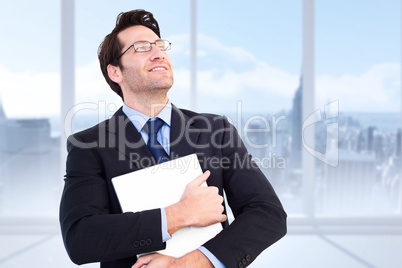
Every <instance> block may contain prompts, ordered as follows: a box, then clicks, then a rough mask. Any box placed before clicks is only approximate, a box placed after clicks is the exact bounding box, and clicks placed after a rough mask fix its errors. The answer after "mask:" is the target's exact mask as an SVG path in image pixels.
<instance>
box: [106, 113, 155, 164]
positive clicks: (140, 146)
mask: <svg viewBox="0 0 402 268" xmlns="http://www.w3.org/2000/svg"><path fill="white" fill-rule="evenodd" d="M108 130H109V135H110V136H109V146H111V147H114V148H115V149H116V150H118V151H119V160H125V158H126V159H127V160H129V161H131V162H132V163H133V164H134V165H135V166H137V169H141V168H144V167H147V166H151V165H152V164H154V161H155V160H154V158H153V156H152V153H151V152H150V151H149V149H148V147H147V145H146V144H145V142H144V140H143V139H142V137H141V134H140V133H139V132H138V131H137V129H136V128H135V126H134V125H133V124H132V122H131V121H130V119H129V118H128V117H127V116H126V114H125V113H124V112H123V110H122V108H120V109H119V110H118V111H117V112H116V113H115V114H114V115H113V116H112V117H111V118H110V119H109V127H108ZM144 159H145V160H146V161H145V160H144ZM147 159H148V160H147ZM133 160H137V161H133ZM140 163H141V164H140Z"/></svg>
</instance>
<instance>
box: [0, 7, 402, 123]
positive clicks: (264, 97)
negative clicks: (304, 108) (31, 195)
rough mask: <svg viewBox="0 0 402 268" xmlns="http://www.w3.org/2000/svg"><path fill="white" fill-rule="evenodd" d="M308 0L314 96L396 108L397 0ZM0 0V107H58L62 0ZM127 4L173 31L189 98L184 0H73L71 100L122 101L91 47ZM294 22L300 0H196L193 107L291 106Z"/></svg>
mask: <svg viewBox="0 0 402 268" xmlns="http://www.w3.org/2000/svg"><path fill="white" fill-rule="evenodd" d="M315 2H316V18H315V19H316V24H315V27H316V44H315V46H316V55H315V57H316V61H315V67H316V92H317V96H316V103H317V106H320V105H324V104H325V102H326V101H329V100H334V99H339V101H340V109H341V111H342V110H343V111H348V110H349V111H352V110H355V111H356V110H357V111H373V110H374V111H379V112H382V111H383V112H386V111H392V112H399V111H400V109H401V108H400V100H401V95H400V94H401V90H400V84H401V82H400V79H401V75H400V74H401V71H400V61H401V49H400V47H401V4H400V1H399V0H387V1H379V0H378V1H362V0H355V1H332V2H329V1H322V0H321V1H319V0H317V1H315ZM0 3H1V4H0V7H1V8H0V30H1V33H2V42H0V48H1V49H0V58H1V61H0V78H2V79H1V80H2V82H0V94H1V96H2V97H3V102H4V105H5V107H6V112H8V114H10V115H11V116H24V114H27V112H24V111H26V107H27V108H29V107H33V106H32V103H33V102H35V106H34V107H35V111H36V113H34V115H35V114H36V115H38V116H39V115H47V114H54V113H57V111H58V109H59V108H58V107H59V104H58V103H57V102H55V103H53V104H51V105H47V103H48V101H47V100H45V96H48V97H50V98H54V99H56V100H58V97H59V88H60V85H59V79H60V78H59V72H60V64H61V63H60V28H61V24H60V14H61V12H60V3H59V1H51V0H43V1H27V0H24V1H22V0H15V1H4V0H2V1H1V2H0ZM134 8H144V9H147V10H150V11H152V12H153V13H154V15H155V17H156V18H157V19H158V21H159V24H160V26H161V29H162V31H161V32H162V35H163V37H165V38H168V39H170V41H172V43H173V47H172V50H171V51H170V52H169V53H170V55H171V58H172V61H173V63H174V67H175V85H174V87H173V88H172V91H171V93H170V98H171V99H172V100H173V101H174V102H175V103H177V104H178V105H179V106H184V107H188V106H189V94H190V93H189V79H188V75H189V72H188V70H189V33H190V19H191V17H190V15H191V14H190V12H189V10H190V1H187V0H179V1H175V2H174V4H173V3H172V2H169V1H159V0H158V1H146V2H145V1H113V2H112V1H106V0H101V1H95V0H85V1H80V0H76V27H75V28H76V39H75V44H76V47H75V49H76V55H75V61H76V69H77V70H76V90H77V102H82V101H95V100H94V99H104V100H107V101H110V102H119V99H118V98H116V96H114V95H113V93H112V92H111V91H110V90H109V89H108V87H107V85H106V83H105V82H104V81H103V78H102V76H101V74H100V71H99V67H98V66H97V56H96V51H97V48H98V45H99V43H100V42H101V41H102V39H103V37H104V36H105V35H106V34H107V33H109V32H110V31H111V29H112V28H113V26H114V23H115V19H116V16H117V14H118V13H119V12H121V11H126V10H130V9H134ZM301 23H302V1H273V0H269V1H267V0H265V1H264V0H259V1H247V2H245V1H226V0H225V1H212V0H202V1H201V0H199V1H198V20H197V29H198V33H199V44H198V49H199V52H198V53H199V54H198V55H199V58H198V67H199V79H198V82H199V83H198V90H199V95H198V99H199V101H198V103H197V108H198V109H200V110H202V111H205V110H208V111H212V112H219V113H222V112H225V111H229V110H234V109H235V108H236V105H237V104H236V103H237V102H238V101H241V102H242V103H243V107H244V108H245V109H246V110H248V111H250V112H260V113H265V112H266V113H268V112H277V111H279V110H281V109H290V107H291V101H292V97H293V94H294V91H295V90H296V89H297V87H298V83H299V76H300V71H301V64H302V63H301V51H302V24H301ZM24 82H26V83H24ZM217 93H218V94H217ZM362 94H364V95H372V96H373V97H369V98H361V95H362ZM21 96H23V98H24V99H25V101H24V100H21ZM33 100H35V101H33ZM14 103H18V104H19V105H21V107H16V106H18V104H17V105H14ZM45 104H46V105H45Z"/></svg>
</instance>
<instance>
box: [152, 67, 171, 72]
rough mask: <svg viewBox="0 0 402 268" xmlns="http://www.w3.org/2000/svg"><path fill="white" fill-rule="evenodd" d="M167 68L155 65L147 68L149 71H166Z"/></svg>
mask: <svg viewBox="0 0 402 268" xmlns="http://www.w3.org/2000/svg"><path fill="white" fill-rule="evenodd" d="M166 70H167V69H166V68H164V67H156V68H153V69H151V70H149V71H150V72H156V71H166Z"/></svg>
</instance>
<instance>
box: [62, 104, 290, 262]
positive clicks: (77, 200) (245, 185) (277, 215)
mask: <svg viewBox="0 0 402 268" xmlns="http://www.w3.org/2000/svg"><path fill="white" fill-rule="evenodd" d="M67 144H68V146H67V147H68V157H67V168H66V175H65V187H64V191H63V196H62V200H61V204H60V224H61V231H62V235H63V240H64V244H65V247H66V249H67V252H68V254H69V256H70V258H71V260H72V261H73V262H74V263H77V264H83V263H89V262H101V267H114V268H116V267H124V268H126V267H131V265H133V264H134V263H135V261H136V257H135V256H136V254H139V253H145V252H151V251H156V250H160V249H164V248H165V244H164V243H163V242H162V236H161V216H160V209H159V208H156V209H153V210H149V211H143V212H138V213H122V211H121V208H120V205H119V203H118V200H117V197H116V194H115V191H114V189H113V186H112V183H111V179H112V178H113V177H116V176H119V175H122V174H125V173H128V172H132V171H135V170H138V169H141V168H144V167H147V166H149V165H152V164H153V162H154V159H153V157H152V155H151V153H150V151H149V150H148V148H147V146H146V144H145V143H144V142H143V140H142V138H141V135H140V134H139V133H138V131H137V129H136V128H135V127H134V126H133V124H132V123H131V122H130V120H129V119H128V118H127V116H126V115H125V114H124V113H123V112H122V109H120V110H118V111H117V112H116V114H115V115H114V116H113V117H111V118H110V119H109V120H106V121H104V122H102V123H100V124H98V125H96V126H94V127H92V128H90V129H87V130H84V131H82V132H79V133H76V134H74V135H72V136H70V137H69V139H68V143H67ZM191 153H197V156H198V158H199V161H200V164H201V167H202V169H203V170H204V171H205V170H210V171H211V176H210V177H209V179H208V181H207V183H208V185H210V186H211V185H213V186H216V187H218V189H219V193H220V194H221V195H222V196H223V190H225V193H226V197H227V200H226V202H228V204H229V205H230V207H231V209H232V211H233V214H234V216H235V221H234V222H233V223H232V224H230V225H228V223H227V222H225V223H223V226H224V230H223V231H222V232H221V233H220V234H218V235H217V236H216V237H215V238H213V239H211V240H209V241H208V242H206V243H205V244H204V246H205V247H206V248H207V249H208V250H209V251H211V252H212V253H213V254H214V255H215V256H216V257H217V258H218V259H219V260H220V261H221V262H223V263H224V264H225V266H226V267H227V268H231V267H245V266H247V265H248V264H250V263H251V262H252V261H253V260H254V259H255V258H256V257H257V256H258V254H260V253H261V252H262V251H263V250H264V249H265V248H267V247H268V246H270V245H271V244H273V243H274V242H276V241H277V240H279V239H280V238H281V237H282V236H284V235H285V233H286V213H285V212H284V210H283V208H282V205H281V203H280V201H279V200H278V198H277V196H276V194H275V192H274V190H273V188H272V187H271V185H270V183H269V182H268V180H267V179H266V178H265V176H264V175H263V174H262V172H261V171H260V170H259V169H258V167H257V166H256V165H255V163H254V162H252V161H251V156H250V155H249V154H248V153H247V150H246V148H245V146H244V144H243V143H242V142H241V140H240V138H239V136H238V134H237V132H236V130H235V128H234V127H233V126H232V125H231V124H229V122H228V121H227V120H226V118H224V117H222V116H217V115H211V114H197V113H194V112H191V111H187V110H181V109H178V108H176V107H174V106H173V109H172V121H171V144H170V157H171V158H176V157H181V156H185V155H188V154H191ZM137 191H143V189H133V195H134V194H135V193H136V192H137Z"/></svg>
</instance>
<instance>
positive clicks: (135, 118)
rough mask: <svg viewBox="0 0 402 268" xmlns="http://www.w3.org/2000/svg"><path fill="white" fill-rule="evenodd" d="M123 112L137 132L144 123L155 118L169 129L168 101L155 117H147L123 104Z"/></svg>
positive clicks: (169, 109) (169, 104) (169, 111)
mask: <svg viewBox="0 0 402 268" xmlns="http://www.w3.org/2000/svg"><path fill="white" fill-rule="evenodd" d="M123 112H124V113H125V114H126V116H127V117H128V118H129V119H130V121H131V122H132V123H133V125H134V126H135V128H136V129H137V130H138V132H140V131H141V129H142V128H143V127H144V125H145V123H146V122H147V121H148V120H149V119H151V118H155V117H159V118H160V119H162V120H163V121H164V122H165V123H166V124H167V125H168V126H169V127H170V122H171V118H172V103H171V102H170V100H168V103H167V104H166V105H165V107H163V109H162V110H161V111H160V112H159V114H157V115H156V116H155V117H149V116H147V115H145V114H143V113H140V112H138V111H136V110H134V109H132V108H130V107H128V106H127V105H126V104H125V103H123Z"/></svg>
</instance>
